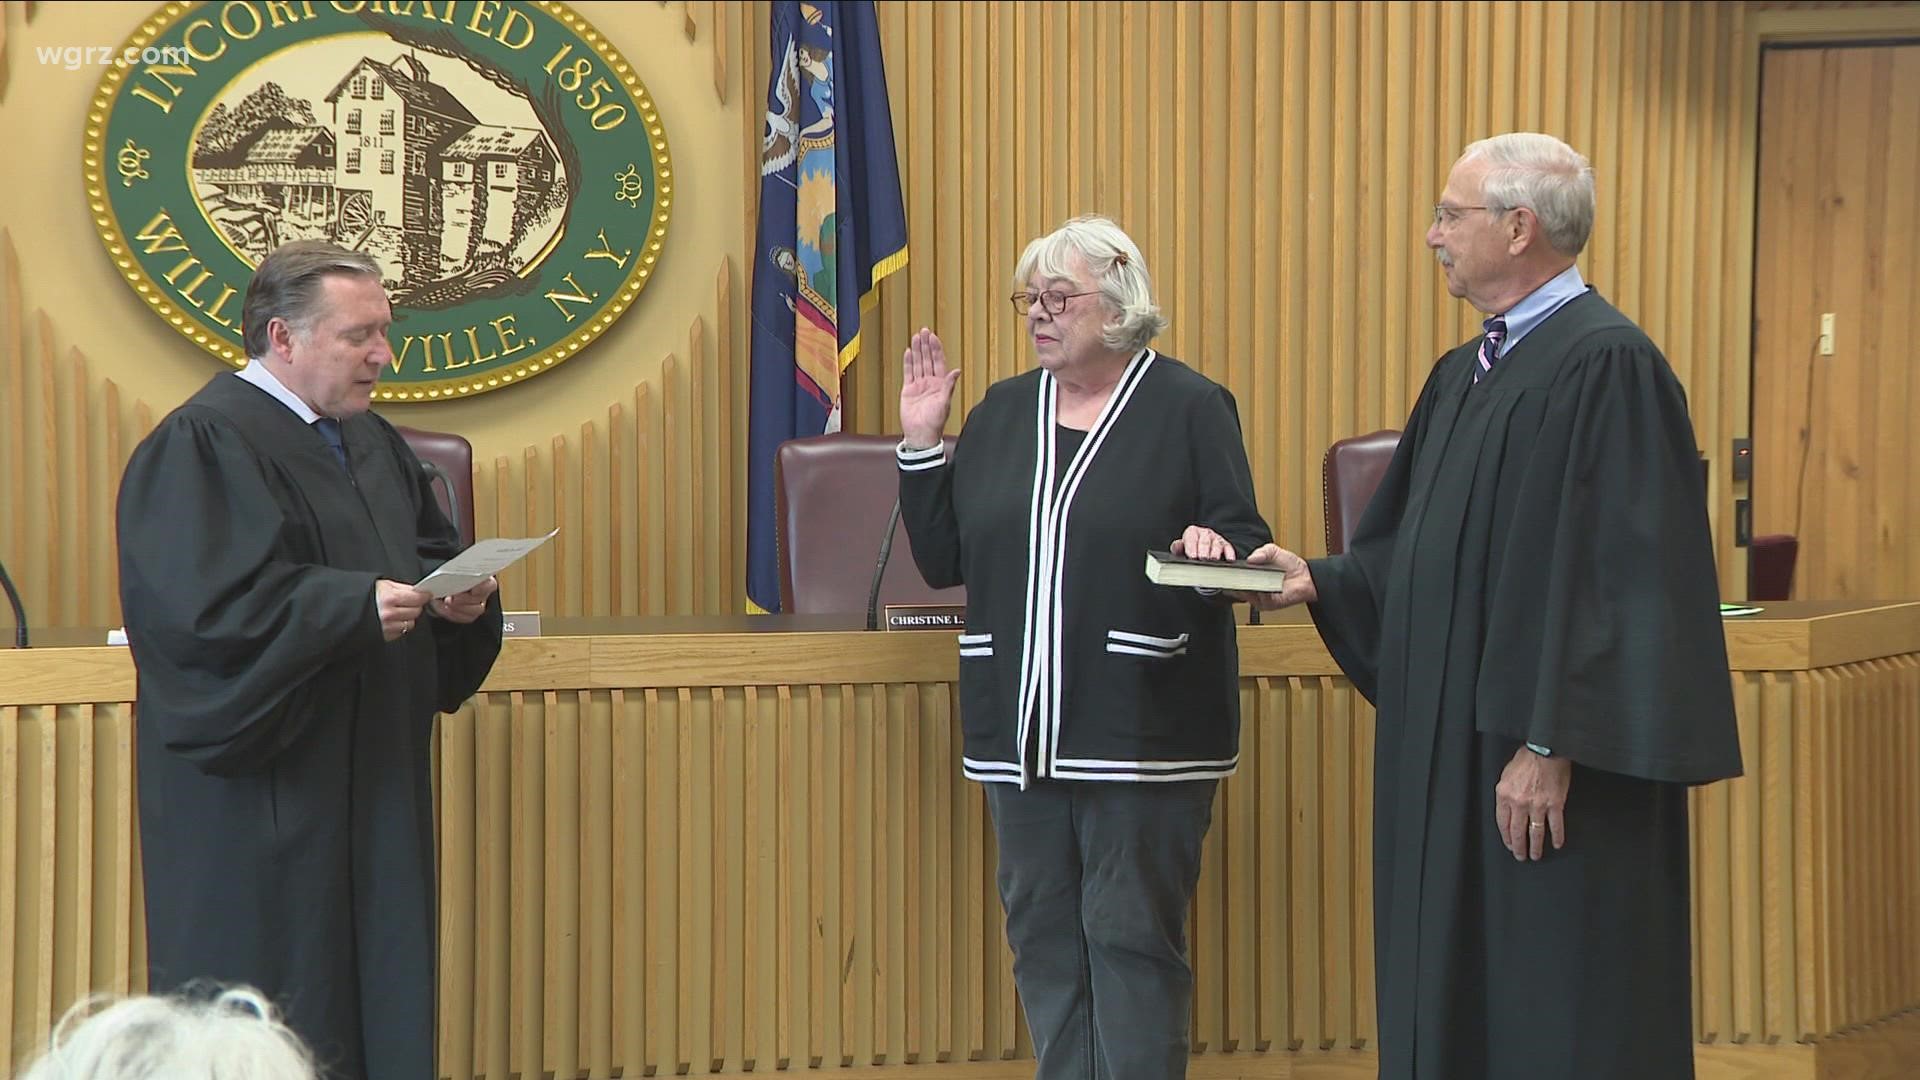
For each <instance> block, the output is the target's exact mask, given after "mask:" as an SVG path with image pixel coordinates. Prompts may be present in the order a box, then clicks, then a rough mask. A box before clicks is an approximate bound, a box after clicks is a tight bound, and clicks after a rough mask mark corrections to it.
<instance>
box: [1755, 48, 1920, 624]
mask: <svg viewBox="0 0 1920 1080" xmlns="http://www.w3.org/2000/svg"><path fill="white" fill-rule="evenodd" d="M1761 64H1762V66H1761V104H1760V148H1759V149H1760V163H1759V190H1758V199H1757V207H1756V210H1757V220H1756V222H1755V225H1756V235H1755V244H1756V252H1755V265H1754V335H1753V419H1752V427H1751V429H1750V430H1751V431H1752V433H1753V446H1754V453H1753V462H1754V474H1753V483H1752V485H1751V488H1750V490H1751V492H1752V495H1753V531H1754V533H1755V534H1756V535H1761V534H1766V533H1792V534H1794V535H1796V536H1798V537H1799V538H1800V558H1799V564H1798V568H1797V571H1796V573H1795V575H1794V588H1793V597H1794V599H1828V598H1846V599H1910V598H1914V597H1920V443H1917V442H1916V440H1915V438H1914V435H1915V433H1916V429H1920V376H1917V375H1916V374H1915V372H1914V368H1915V365H1916V362H1917V361H1920V275H1916V273H1915V270H1914V264H1915V253H1916V252H1917V251H1920V44H1893V45H1877V46H1837V47H1822V48H1777V49H1769V50H1767V52H1766V53H1765V54H1764V55H1763V57H1762V61H1761ZM1823 313H1832V315H1833V322H1834V333H1833V335H1832V345H1831V354H1830V355H1827V354H1825V350H1823V348H1822V346H1821V333H1820V329H1821V316H1822V314H1823Z"/></svg>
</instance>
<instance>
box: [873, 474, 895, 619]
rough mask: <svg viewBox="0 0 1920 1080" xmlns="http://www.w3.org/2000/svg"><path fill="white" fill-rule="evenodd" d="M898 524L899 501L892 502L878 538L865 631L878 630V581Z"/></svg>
mask: <svg viewBox="0 0 1920 1080" xmlns="http://www.w3.org/2000/svg"><path fill="white" fill-rule="evenodd" d="M899 524H900V500H899V499H895V500H893V513H891V514H888V515H887V532H886V535H885V536H883V537H881V538H880V558H879V559H878V560H877V561H876V562H875V563H874V565H873V584H872V586H870V587H869V588H868V589H867V629H869V630H878V629H880V579H881V578H882V577H884V576H885V575H886V572H887V559H888V557H889V556H891V555H892V554H893V530H894V529H895V528H896V527H897V526H899Z"/></svg>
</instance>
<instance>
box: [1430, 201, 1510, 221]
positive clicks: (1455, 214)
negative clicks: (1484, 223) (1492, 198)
mask: <svg viewBox="0 0 1920 1080" xmlns="http://www.w3.org/2000/svg"><path fill="white" fill-rule="evenodd" d="M1468 210H1491V211H1493V212H1494V213H1496V214H1504V213H1506V211H1505V210H1504V209H1502V208H1500V207H1498V206H1446V205H1439V206H1435V207H1434V208H1433V223H1434V224H1435V225H1451V224H1453V223H1454V222H1456V221H1459V220H1460V215H1461V214H1462V213H1465V212H1466V211H1468Z"/></svg>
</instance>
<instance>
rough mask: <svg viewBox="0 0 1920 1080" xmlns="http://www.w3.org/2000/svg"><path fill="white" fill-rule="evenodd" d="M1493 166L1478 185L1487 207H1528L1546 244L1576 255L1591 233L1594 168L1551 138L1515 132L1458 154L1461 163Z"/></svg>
mask: <svg viewBox="0 0 1920 1080" xmlns="http://www.w3.org/2000/svg"><path fill="white" fill-rule="evenodd" d="M1475 159H1478V160H1482V161H1485V162H1486V163H1487V165H1488V166H1489V167H1488V169H1487V175H1486V177H1485V178H1484V179H1482V180H1481V182H1480V194H1481V196H1482V198H1483V200H1484V201H1485V202H1486V204H1487V206H1488V208H1490V209H1493V210H1516V209H1519V208H1520V207H1523V206H1524V207H1526V208H1527V209H1529V210H1531V211H1533V216H1534V217H1536V218H1538V219H1539V221H1540V228H1541V231H1543V232H1545V233H1546V235H1547V243H1549V244H1552V245H1553V250H1555V251H1557V252H1559V253H1560V254H1562V255H1571V256H1577V255H1579V254H1580V252H1581V250H1582V249H1583V248H1585V247H1586V246H1587V237H1588V236H1589V235H1591V234H1592V232H1593V212H1594V190H1593V166H1592V165H1591V164H1589V163H1588V162H1587V159H1586V158H1585V157H1584V156H1583V155H1582V154H1581V153H1580V152H1579V151H1578V150H1575V149H1574V148H1573V147H1571V146H1568V145H1567V144H1566V143H1564V142H1561V141H1560V140H1559V139H1556V138H1554V137H1553V136H1551V135H1542V134H1540V133H1538V132H1533V131H1515V132H1509V133H1508V134H1505V135H1495V136H1494V137H1492V138H1490V139H1481V140H1480V141H1479V142H1476V143H1473V144H1472V145H1470V146H1468V147H1467V148H1466V149H1465V150H1464V151H1462V152H1461V154H1460V160H1461V161H1471V160H1475Z"/></svg>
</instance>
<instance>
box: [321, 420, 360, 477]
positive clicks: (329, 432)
mask: <svg viewBox="0 0 1920 1080" xmlns="http://www.w3.org/2000/svg"><path fill="white" fill-rule="evenodd" d="M313 426H314V429H315V430H317V431H319V432H320V437H321V438H323V439H325V440H327V445H328V446H330V447H332V448H333V456H334V457H336V458H339V459H340V467H341V468H342V469H346V470H347V472H348V473H352V472H353V470H352V469H351V468H348V466H347V443H346V440H345V438H344V437H342V435H341V432H340V421H338V420H335V419H334V418H333V417H331V416H323V417H321V418H320V419H318V420H315V421H314V422H313Z"/></svg>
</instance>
